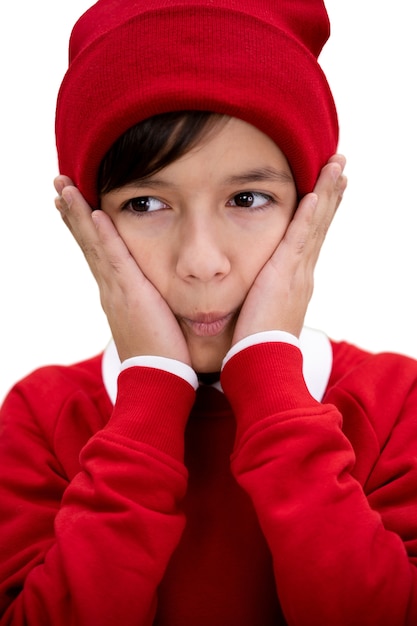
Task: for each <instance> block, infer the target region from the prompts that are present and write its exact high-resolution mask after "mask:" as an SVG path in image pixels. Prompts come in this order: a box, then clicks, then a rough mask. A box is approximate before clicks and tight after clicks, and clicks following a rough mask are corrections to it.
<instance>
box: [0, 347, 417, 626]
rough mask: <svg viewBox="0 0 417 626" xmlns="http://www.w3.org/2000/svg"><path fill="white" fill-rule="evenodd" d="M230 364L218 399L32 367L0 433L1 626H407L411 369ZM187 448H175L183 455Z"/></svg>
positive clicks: (412, 533) (412, 567) (413, 558)
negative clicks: (312, 373) (314, 373)
mask: <svg viewBox="0 0 417 626" xmlns="http://www.w3.org/2000/svg"><path fill="white" fill-rule="evenodd" d="M332 348H333V364H332V371H331V376H330V380H329V382H328V385H327V390H326V393H325V397H324V398H323V402H318V401H317V400H315V399H313V397H312V396H311V394H310V392H309V391H308V389H307V387H306V384H305V382H304V377H303V373H302V357H301V353H300V351H299V349H298V348H296V347H294V346H291V345H287V344H283V343H265V344H260V345H256V346H251V347H249V348H247V349H245V350H243V351H242V352H240V353H238V354H237V355H235V356H233V357H232V358H231V360H230V361H229V362H228V363H227V364H226V366H225V368H224V370H223V373H222V378H221V383H222V387H223V391H224V393H222V392H221V391H219V390H217V389H215V388H211V387H200V388H199V389H198V391H197V393H195V392H194V390H193V388H192V387H191V386H190V385H189V384H188V383H187V382H185V381H184V380H182V379H181V378H179V377H178V376H176V375H174V374H171V373H167V372H164V371H161V370H157V369H152V368H147V367H133V368H130V369H127V370H125V371H123V372H122V373H121V375H120V377H119V390H118V396H117V401H116V402H115V405H114V406H113V405H112V402H111V401H110V399H109V396H108V394H107V392H106V388H105V386H104V384H103V379H102V373H101V356H100V357H96V358H94V359H92V360H90V361H86V362H83V363H80V364H78V365H74V366H71V367H49V368H43V369H41V370H39V371H37V372H35V373H34V374H32V375H31V376H29V377H28V378H26V379H25V380H23V381H22V382H21V383H19V384H18V385H17V386H16V387H15V388H14V389H13V390H12V391H11V393H10V394H9V396H8V397H7V399H6V401H5V403H4V406H3V410H2V417H1V426H0V429H1V430H0V467H1V472H0V601H1V604H0V624H1V626H4V625H6V624H13V625H15V626H17V625H19V626H23V625H26V626H35V625H36V626H64V625H70V624H71V625H73V626H122V625H123V626H145V625H149V626H150V625H152V624H155V625H158V626H269V625H271V626H272V625H274V626H279V625H281V624H288V625H294V626H316V625H317V626H348V625H349V626H400V625H408V626H415V625H416V624H417V567H416V565H417V390H416V382H417V362H415V361H413V360H411V359H408V358H406V357H401V356H397V355H389V354H382V355H370V354H368V353H365V352H362V351H360V350H358V349H357V348H354V347H352V346H350V345H347V344H344V343H340V344H336V343H333V344H332ZM184 443H185V445H184Z"/></svg>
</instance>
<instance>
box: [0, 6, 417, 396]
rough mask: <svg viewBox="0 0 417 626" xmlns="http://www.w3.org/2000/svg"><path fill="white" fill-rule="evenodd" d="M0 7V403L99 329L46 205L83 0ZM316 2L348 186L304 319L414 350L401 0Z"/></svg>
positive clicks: (94, 303) (409, 132)
mask: <svg viewBox="0 0 417 626" xmlns="http://www.w3.org/2000/svg"><path fill="white" fill-rule="evenodd" d="M4 4H5V6H3V8H2V9H1V19H0V23H1V25H0V29H1V30H0V46H1V49H0V58H1V116H0V120H1V122H0V123H1V135H0V137H1V144H0V150H1V168H0V175H1V195H0V198H1V202H0V204H1V208H0V211H1V213H0V255H1V258H0V271H1V275H0V281H1V292H0V293H1V302H0V314H1V324H0V400H1V399H2V398H3V396H4V394H5V393H6V391H7V389H8V388H9V387H10V386H11V385H12V384H13V382H15V381H16V380H17V379H19V378H21V377H22V376H24V375H25V374H26V373H28V372H30V371H31V370H32V369H34V368H35V367H38V366H40V365H42V364H47V363H53V362H59V363H71V362H73V361H76V360H80V359H82V358H84V357H89V356H91V355H93V354H95V353H97V352H99V351H101V350H102V348H103V347H104V346H105V345H106V343H107V341H108V339H109V332H108V330H107V326H106V321H105V318H104V314H103V313H102V311H101V308H100V305H99V302H98V293H97V288H96V286H95V283H94V281H93V279H92V277H90V275H89V272H88V270H87V266H86V265H85V262H84V259H83V258H82V255H81V253H80V251H79V250H78V248H77V247H76V244H75V242H73V240H72V239H71V236H70V234H69V233H68V232H67V230H66V228H65V227H64V225H63V224H62V222H61V219H60V217H59V215H58V213H57V212H56V210H55V209H54V204H53V199H54V195H55V193H54V190H53V186H52V179H53V177H54V176H55V174H56V173H57V166H56V157H55V145H54V108H55V97H56V93H57V90H58V87H59V84H60V81H61V78H62V76H63V74H64V71H65V68H66V62H67V42H68V37H69V33H70V30H71V27H72V25H73V23H74V22H75V20H76V18H77V17H78V16H79V15H80V14H81V13H82V12H83V11H84V10H85V9H87V8H88V7H89V6H90V4H91V2H90V0H84V1H83V0H67V1H66V2H64V1H63V0H56V2H53V3H51V2H50V0H37V1H36V2H33V0H20V2H7V3H4ZM327 8H328V12H329V15H330V19H331V22H332V37H331V39H330V42H329V43H328V44H327V46H326V47H325V51H324V52H323V54H322V57H321V62H322V66H323V68H324V69H325V72H326V73H327V76H328V78H329V82H330V84H331V86H332V89H333V92H334V95H335V99H336V103H337V106H338V109H339V118H340V125H341V141H340V151H341V152H343V153H344V154H346V156H347V157H348V167H347V173H348V176H349V179H350V184H349V189H348V191H347V192H346V194H345V199H344V201H343V204H342V206H341V207H340V210H339V212H338V215H337V217H336V220H335V222H334V225H333V226H332V229H331V231H330V233H329V235H328V239H327V241H326V244H325V248H324V250H323V254H322V257H321V259H320V261H319V265H318V267H317V272H316V290H315V294H314V296H313V300H312V302H311V306H310V310H309V313H308V317H307V320H306V321H307V323H308V325H310V326H314V327H318V328H321V329H323V330H325V331H326V332H327V333H328V334H329V335H330V336H331V337H333V338H335V339H348V340H349V341H351V342H353V343H356V344H359V345H361V346H363V347H366V348H369V349H371V350H395V351H399V352H403V353H407V354H409V355H412V356H414V357H417V333H416V329H415V323H414V322H415V317H416V313H417V301H416V295H415V293H416V285H415V283H416V279H415V268H416V266H417V246H416V230H417V226H416V224H417V221H416V218H415V216H416V213H417V199H416V195H417V192H416V186H417V180H416V179H417V177H416V166H417V159H416V158H415V143H416V139H417V122H416V111H417V90H416V86H415V83H416V70H415V65H416V56H417V40H416V38H415V33H414V22H415V20H414V17H413V15H412V12H413V8H412V3H410V1H409V0H397V1H396V2H395V3H393V2H387V1H386V0H367V1H366V0H351V1H350V2H341V1H340V0H327ZM162 43H163V42H162ZM156 45H159V42H156Z"/></svg>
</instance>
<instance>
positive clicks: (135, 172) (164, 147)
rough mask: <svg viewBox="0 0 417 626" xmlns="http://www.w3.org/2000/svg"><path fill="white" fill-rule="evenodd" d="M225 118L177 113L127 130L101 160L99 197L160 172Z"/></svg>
mask: <svg viewBox="0 0 417 626" xmlns="http://www.w3.org/2000/svg"><path fill="white" fill-rule="evenodd" d="M222 119H226V116H223V115H220V114H217V113H212V112H210V111H177V112H172V113H162V114H160V115H155V116H153V117H150V118H148V119H146V120H144V121H142V122H140V123H139V124H136V125H135V126H132V127H131V128H130V129H129V130H127V131H126V132H125V133H124V134H123V135H121V137H119V139H118V140H117V141H116V142H115V143H114V144H113V146H112V147H111V148H110V150H109V151H108V152H107V154H106V155H105V157H104V158H103V160H102V162H101V164H100V168H99V173H98V178H97V189H98V194H99V196H100V195H101V194H104V193H108V192H109V191H112V190H113V189H118V188H119V187H122V186H123V185H127V184H128V183H130V182H132V181H134V180H140V179H141V178H144V177H145V176H150V175H152V174H155V173H156V172H158V171H160V170H161V169H162V168H164V167H166V166H167V165H169V164H170V163H173V162H174V161H175V160H176V159H178V158H179V157H181V156H183V155H184V154H186V153H187V152H189V150H191V149H192V148H193V147H194V146H195V145H196V144H197V142H198V141H199V140H200V139H201V138H202V137H203V136H204V135H207V134H208V133H209V132H210V130H212V129H213V127H214V126H215V125H217V124H218V123H219V121H220V120H222Z"/></svg>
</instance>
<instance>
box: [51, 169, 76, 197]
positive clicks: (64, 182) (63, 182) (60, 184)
mask: <svg viewBox="0 0 417 626" xmlns="http://www.w3.org/2000/svg"><path fill="white" fill-rule="evenodd" d="M69 186H74V183H73V182H72V180H71V178H69V177H68V176H64V175H63V174H59V176H56V177H55V178H54V187H55V191H56V192H57V194H58V195H59V196H60V195H61V194H62V190H63V189H64V187H69Z"/></svg>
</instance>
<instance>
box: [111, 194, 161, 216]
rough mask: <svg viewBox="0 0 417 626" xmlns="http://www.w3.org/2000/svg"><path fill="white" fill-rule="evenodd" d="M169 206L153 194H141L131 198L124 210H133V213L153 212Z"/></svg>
mask: <svg viewBox="0 0 417 626" xmlns="http://www.w3.org/2000/svg"><path fill="white" fill-rule="evenodd" d="M166 208H168V205H167V204H165V202H162V201H161V200H158V198H154V197H153V196H139V197H138V198H131V199H130V200H128V201H127V202H125V204H124V205H123V207H122V210H123V211H131V212H132V213H151V212H153V211H160V210H161V209H166Z"/></svg>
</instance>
